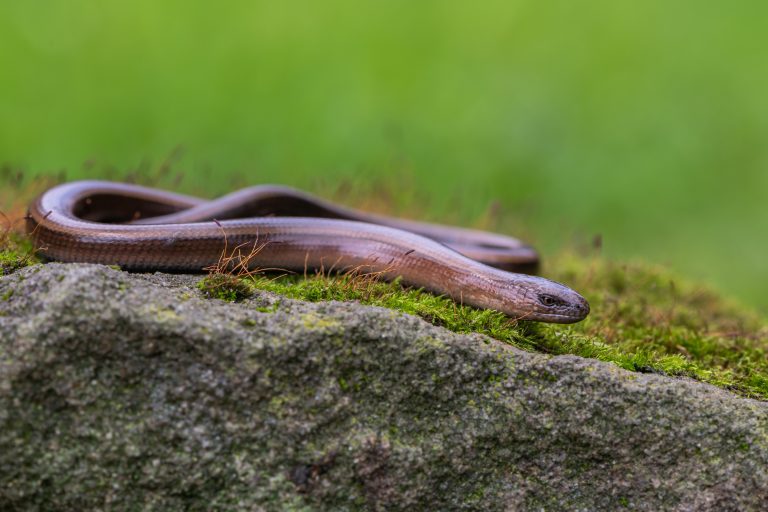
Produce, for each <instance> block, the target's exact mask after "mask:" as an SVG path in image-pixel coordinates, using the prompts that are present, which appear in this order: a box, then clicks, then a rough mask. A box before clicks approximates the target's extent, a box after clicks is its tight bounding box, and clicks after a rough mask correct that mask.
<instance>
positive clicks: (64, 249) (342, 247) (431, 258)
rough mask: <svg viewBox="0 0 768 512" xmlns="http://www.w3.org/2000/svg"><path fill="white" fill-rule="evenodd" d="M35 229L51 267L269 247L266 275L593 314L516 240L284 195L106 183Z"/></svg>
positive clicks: (45, 214) (209, 260)
mask: <svg viewBox="0 0 768 512" xmlns="http://www.w3.org/2000/svg"><path fill="white" fill-rule="evenodd" d="M27 229H28V231H29V232H30V233H31V234H32V238H33V242H34V244H35V247H36V248H37V249H38V251H39V254H41V255H43V256H44V257H45V258H47V259H50V260H58V261H64V262H90V263H103V264H110V265H119V266H120V267H121V268H124V269H127V270H163V271H187V272H190V271H191V272H200V271H201V270H202V269H203V268H204V267H207V266H210V265H212V264H215V263H216V262H217V261H219V258H220V256H221V254H222V251H224V250H225V235H226V238H227V243H228V246H229V247H230V248H231V247H236V246H239V245H241V244H242V245H248V246H253V247H256V245H257V244H258V246H259V247H261V249H260V250H259V252H258V254H257V255H256V256H255V257H254V258H253V259H252V260H251V264H252V265H254V266H258V267H259V268H267V267H271V268H283V269H288V270H294V271H302V270H306V269H307V268H309V269H318V268H326V269H328V268H330V267H333V268H334V269H337V270H339V271H344V270H349V269H353V268H362V269H365V271H368V272H380V273H381V274H382V275H383V277H385V278H387V279H394V278H396V277H401V278H402V280H403V282H404V283H406V284H409V285H412V286H416V287H421V288H424V289H427V290H430V291H432V292H435V293H438V294H444V295H447V296H449V297H451V298H453V299H454V300H456V301H459V302H462V303H464V304H469V305H472V306H475V307H480V308H490V309H495V310H498V311H502V312H503V313H505V314H507V315H509V316H511V317H513V318H516V319H523V320H535V321H541V322H555V323H571V322H578V321H579V320H582V319H583V318H584V317H586V316H587V314H588V313H589V304H588V303H587V301H586V300H585V299H584V298H583V297H582V296H581V295H579V294H578V293H576V292H575V291H573V290H571V289H570V288H568V287H566V286H564V285H561V284H559V283H555V282H553V281H550V280H547V279H544V278H542V277H537V276H533V275H527V274H524V273H519V272H531V271H534V270H535V269H536V266H537V264H538V255H537V253H536V251H534V250H533V249H532V248H531V247H528V246H526V245H525V244H523V243H522V242H520V241H519V240H516V239H514V238H511V237H506V236H502V235H497V234H493V233H487V232H484V231H477V230H469V229H462V228H456V227H449V226H443V225H437V224H427V223H422V222H414V221H407V220H401V219H395V218H391V217H385V216H379V215H373V214H370V213H365V212H361V211H357V210H352V209H348V208H344V207H341V206H338V205H335V204H333V203H330V202H327V201H323V200H321V199H318V198H315V197H313V196H310V195H308V194H305V193H303V192H300V191H297V190H294V189H291V188H287V187H281V186H271V185H267V186H257V187H251V188H246V189H242V190H239V191H237V192H234V193H232V194H229V195H226V196H223V197H221V198H219V199H216V200H212V201H206V200H202V199H198V198H195V197H191V196H186V195H181V194H177V193H173V192H167V191H162V190H158V189H153V188H148V187H142V186H138V185H129V184H124V183H113V182H106V181H77V182H72V183H66V184H62V185H58V186H55V187H53V188H51V189H49V190H48V191H46V192H44V193H43V194H41V195H40V196H39V197H38V198H37V199H36V200H35V201H34V202H33V203H32V204H31V205H30V208H29V215H28V224H27Z"/></svg>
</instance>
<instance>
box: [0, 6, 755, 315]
mask: <svg viewBox="0 0 768 512" xmlns="http://www.w3.org/2000/svg"><path fill="white" fill-rule="evenodd" d="M767 15H768V3H766V2H761V1H757V0H755V1H739V0H736V1H731V2H728V3H722V2H710V3H706V2H695V1H693V0H678V1H673V2H670V1H667V0H665V1H662V0H646V1H644V2H629V1H627V2H622V1H618V2H617V1H616V0H593V1H589V2H571V1H552V2H534V1H514V0H507V1H481V2H454V1H448V0H442V1H429V0H425V1H421V2H405V1H387V2H374V1H362V2H361V1H359V0H358V1H344V0H326V1H325V2H299V1H286V2H262V1H258V2H257V1H229V2H221V3H218V4H215V5H214V4H212V3H209V2H197V1H179V0H176V1H165V2H156V1H150V0H134V1H132V2H96V1H87V0H68V1H58V2H50V1H40V2H10V1H5V0H2V1H1V2H0V163H2V164H5V165H7V166H10V167H12V168H22V169H25V170H26V172H28V173H31V174H34V173H56V172H59V171H60V170H62V169H65V170H66V172H67V178H78V177H94V176H96V177H98V176H104V175H107V174H108V172H107V170H108V168H109V167H110V166H113V167H114V168H115V169H119V170H131V169H136V168H141V167H142V166H145V167H146V166H149V167H152V166H156V165H158V163H159V162H162V161H164V160H165V159H167V158H168V157H169V155H175V156H174V162H175V163H174V167H177V168H179V169H182V170H183V171H184V173H185V178H184V180H183V181H182V182H181V184H180V185H179V187H180V189H181V190H183V191H198V192H199V191H200V190H204V191H205V192H206V193H208V194H209V195H211V196H212V195H216V194H220V193H223V192H226V191H228V190H230V189H231V188H232V187H233V186H235V184H237V185H240V184H243V183H251V184H256V183H264V182H281V183H288V184H292V185H296V186H300V187H303V188H308V189H310V190H326V189H327V187H328V184H333V183H335V182H339V181H341V182H345V183H350V182H351V183H357V184H361V186H364V185H365V184H366V183H368V184H369V187H370V186H371V185H370V184H377V183H378V184H382V183H387V184H389V187H390V188H391V190H396V189H397V187H398V186H401V185H402V186H403V187H404V188H405V191H404V193H403V197H405V198H411V199H407V200H406V203H407V202H408V201H411V202H417V203H418V204H415V205H410V206H411V207H417V208H416V210H417V211H419V212H420V214H421V215H423V216H424V217H427V218H430V219H432V220H441V219H442V220H450V221H451V222H462V223H465V224H473V223H477V221H478V219H479V218H482V217H483V216H484V215H486V214H487V213H488V211H489V205H491V204H496V205H497V206H496V207H495V208H497V209H498V208H500V209H501V210H502V211H503V212H506V213H505V215H504V216H503V217H502V218H503V219H511V220H509V221H508V222H503V223H501V225H500V226H496V227H499V228H501V229H502V230H505V231H509V232H514V233H518V234H522V235H523V236H525V237H526V238H527V239H529V240H531V241H532V242H533V243H535V244H537V245H538V246H539V247H540V248H541V249H542V250H543V252H544V253H545V256H546V254H547V253H551V252H555V251H557V250H559V249H560V248H563V247H572V246H588V245H589V240H591V239H592V237H593V236H595V235H601V236H602V239H603V252H604V253H605V254H607V255H608V256H609V257H614V258H626V257H642V258H646V259H649V260H652V261H657V262H661V263H665V264H668V265H671V266H673V267H675V268H678V269H681V270H683V271H684V272H685V273H686V274H687V275H688V276H690V277H693V278H698V279H702V280H705V281H707V282H710V283H713V284H715V285H716V286H717V287H719V288H720V289H722V290H726V291H728V292H730V293H732V294H734V295H736V296H738V297H740V298H741V299H742V300H744V301H746V302H750V303H752V304H754V305H756V306H757V307H758V308H760V309H762V310H763V311H768V293H766V292H765V286H764V285H765V284H766V282H768V263H767V262H766V260H767V258H766V252H767V250H768V236H766V235H767V234H768V208H766V196H767V195H768V144H766V142H768V140H767V136H768V64H767V63H766V51H768V44H767V43H768V31H766V29H765V20H766V19H767V18H766V16H767ZM178 148H181V150H178ZM324 187H325V188H324ZM370 190H374V191H375V190H376V186H373V188H372V189H371V188H369V189H368V191H369V192H370ZM407 207H408V205H406V209H407Z"/></svg>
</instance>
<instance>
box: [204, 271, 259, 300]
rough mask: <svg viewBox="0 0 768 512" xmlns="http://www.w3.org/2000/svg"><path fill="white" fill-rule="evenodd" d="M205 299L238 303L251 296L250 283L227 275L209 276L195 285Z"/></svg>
mask: <svg viewBox="0 0 768 512" xmlns="http://www.w3.org/2000/svg"><path fill="white" fill-rule="evenodd" d="M197 287H198V289H199V290H200V291H202V292H203V294H204V295H205V296H206V297H209V298H213V299H221V300H226V301H228V302H238V301H241V300H243V299H245V298H248V297H250V296H251V295H253V288H252V286H251V284H250V281H248V280H245V279H240V278H238V277H235V276H232V275H229V274H211V275H208V276H206V277H204V278H203V279H202V280H200V282H198V283H197Z"/></svg>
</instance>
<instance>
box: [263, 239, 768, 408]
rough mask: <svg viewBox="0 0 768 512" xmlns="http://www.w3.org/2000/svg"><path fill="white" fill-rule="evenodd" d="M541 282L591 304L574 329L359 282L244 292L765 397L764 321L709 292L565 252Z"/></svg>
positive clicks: (656, 273)
mask: <svg viewBox="0 0 768 512" xmlns="http://www.w3.org/2000/svg"><path fill="white" fill-rule="evenodd" d="M550 267H551V268H552V272H550V273H549V274H548V277H551V278H554V279H556V280H558V281H562V282H565V283H567V284H569V285H570V286H572V287H573V288H575V289H577V290H579V291H581V292H583V293H584V294H585V296H586V297H587V298H588V299H589V301H590V303H591V305H592V313H591V314H590V316H589V317H588V319H587V320H585V321H583V322H581V323H578V324H573V325H568V326H563V325H553V324H538V323H522V322H521V323H516V322H513V321H511V320H510V319H509V318H507V317H506V316H505V315H503V314H502V313H499V312H496V311H491V310H478V309H474V308H471V307H469V306H462V305H459V304H456V303H454V302H453V301H451V300H449V299H447V298H445V297H437V296H434V295H432V294H430V293H427V292H424V291H421V290H417V289H410V288H404V287H402V286H400V284H399V283H385V282H380V281H377V280H375V279H366V278H365V276H330V277H328V276H311V277H308V278H304V277H302V276H295V275H289V276H281V277H278V278H274V277H267V276H254V277H251V278H248V282H249V283H250V284H249V285H250V286H254V287H255V288H258V289H261V290H266V291H270V292H273V293H278V294H281V295H285V296H288V297H291V298H295V299H301V300H308V301H325V300H340V301H349V300H355V301H359V302H361V303H364V304H369V305H374V306H382V307H387V308H391V309H395V310H397V311H402V312H404V313H409V314H413V315H417V316H420V317H422V318H424V319H426V320H427V321H429V322H431V323H433V324H435V325H440V326H443V327H446V328H448V329H450V330H452V331H454V332H460V333H469V332H477V333H481V334H485V335H488V336H490V337H492V338H496V339H498V340H501V341H504V342H507V343H509V344H511V345H514V346H516V347H520V348H523V349H527V350H537V351H542V352H546V353H550V354H557V355H559V354H574V355H578V356H582V357H588V358H594V359H599V360H602V361H608V362H612V363H614V364H616V365H618V366H620V367H622V368H625V369H627V370H632V371H638V372H651V373H663V374H667V375H676V376H688V377H692V378H694V379H697V380H700V381H704V382H708V383H711V384H714V385H717V386H720V387H723V388H726V389H730V390H732V391H735V392H737V393H739V394H741V395H744V396H749V397H753V398H759V399H764V400H765V399H768V360H767V359H766V353H767V352H768V350H767V349H768V328H766V322H765V319H764V318H762V317H760V316H759V315H757V314H756V313H754V312H753V311H751V310H749V309H747V308H744V307H742V306H741V305H739V304H738V303H735V302H732V301H729V300H728V299H724V298H723V297H721V296H719V295H718V294H716V293H714V292H713V291H712V290H709V289H707V288H704V287H701V286H699V285H696V284H694V283H691V282H688V281H686V280H684V279H681V278H680V277H679V276H676V275H674V274H673V273H671V272H669V271H668V270H666V269H664V268H662V267H658V266H653V265H649V264H646V263H640V262H635V263H617V262H611V261H608V260H605V259H601V258H583V257H578V256H574V255H572V254H564V255H562V256H560V257H559V258H557V259H556V260H554V261H552V262H551V264H550Z"/></svg>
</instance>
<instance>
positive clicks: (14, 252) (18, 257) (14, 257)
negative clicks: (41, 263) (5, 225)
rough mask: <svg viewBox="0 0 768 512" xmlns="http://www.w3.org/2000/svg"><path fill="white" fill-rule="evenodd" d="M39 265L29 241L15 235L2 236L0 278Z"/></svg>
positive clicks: (0, 241) (0, 239) (0, 240)
mask: <svg viewBox="0 0 768 512" xmlns="http://www.w3.org/2000/svg"><path fill="white" fill-rule="evenodd" d="M34 263H37V258H35V256H34V251H33V250H32V245H31V242H30V241H29V239H27V238H25V237H22V236H18V235H16V234H15V233H5V234H3V235H2V236H0V276H2V275H5V274H9V273H11V272H13V271H15V270H18V269H20V268H23V267H26V266H28V265H32V264H34Z"/></svg>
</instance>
